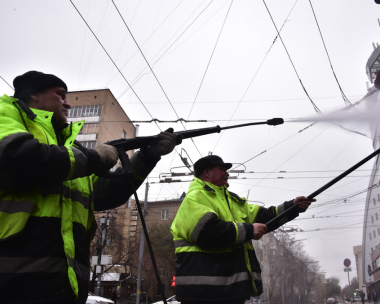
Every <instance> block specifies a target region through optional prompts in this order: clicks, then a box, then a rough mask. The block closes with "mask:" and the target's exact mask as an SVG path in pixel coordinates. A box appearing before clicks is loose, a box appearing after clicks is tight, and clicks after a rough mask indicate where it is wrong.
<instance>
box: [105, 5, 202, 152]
mask: <svg viewBox="0 0 380 304" xmlns="http://www.w3.org/2000/svg"><path fill="white" fill-rule="evenodd" d="M111 1H112V3H113V5H114V7H115V9H116V10H117V12H118V14H119V16H120V18H121V19H122V20H123V23H124V25H125V26H126V28H127V30H128V32H129V34H130V35H131V37H132V39H133V41H134V42H135V44H136V46H137V48H138V49H139V51H140V53H141V55H142V56H143V58H144V60H145V62H146V64H147V65H148V67H149V69H150V71H151V72H152V75H153V76H154V78H155V79H156V81H157V83H158V85H159V86H160V88H161V90H162V92H163V93H164V95H165V97H166V100H167V101H168V102H169V104H170V106H171V107H172V109H173V111H174V113H175V114H176V116H177V118H178V119H179V118H180V117H179V115H178V113H177V111H176V109H175V108H174V106H173V104H172V102H171V101H170V99H169V96H168V95H167V94H166V91H165V90H164V88H163V87H162V85H161V82H160V81H159V80H158V78H157V76H156V73H155V72H154V71H153V69H152V67H151V66H150V64H149V61H148V60H147V59H146V57H145V55H144V53H143V51H142V50H141V48H140V46H139V44H138V42H137V41H136V39H135V37H134V36H133V34H132V32H131V30H130V29H129V26H128V24H127V23H126V22H125V20H124V18H123V16H122V15H121V13H120V11H119V9H118V7H117V6H116V4H115V2H114V0H111ZM181 124H182V126H183V128H184V129H185V130H186V127H185V125H184V124H183V122H181ZM191 141H192V142H193V144H194V146H195V148H196V149H197V151H198V153H199V154H200V156H201V157H202V154H201V152H200V151H199V149H198V147H197V145H196V144H195V142H194V140H193V139H192V138H191Z"/></svg>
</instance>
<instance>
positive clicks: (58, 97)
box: [29, 87, 71, 126]
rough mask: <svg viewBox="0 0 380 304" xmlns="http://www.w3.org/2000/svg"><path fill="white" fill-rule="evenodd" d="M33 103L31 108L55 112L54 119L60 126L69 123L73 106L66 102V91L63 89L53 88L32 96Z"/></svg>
mask: <svg viewBox="0 0 380 304" xmlns="http://www.w3.org/2000/svg"><path fill="white" fill-rule="evenodd" d="M31 97H32V99H33V101H32V102H31V103H30V104H29V106H30V107H31V108H35V109H38V110H44V111H49V112H54V115H53V117H54V118H55V120H56V121H57V124H58V126H62V125H63V124H65V123H66V122H67V117H68V114H69V112H68V110H69V109H71V105H70V104H69V103H68V102H67V100H66V90H65V89H64V88H62V87H51V88H49V89H46V90H45V91H43V92H41V93H37V94H35V95H32V96H31Z"/></svg>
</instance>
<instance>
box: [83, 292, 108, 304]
mask: <svg viewBox="0 0 380 304" xmlns="http://www.w3.org/2000/svg"><path fill="white" fill-rule="evenodd" d="M105 303H113V304H114V303H115V302H114V301H112V300H110V299H106V298H103V297H99V296H96V295H94V294H93V293H91V292H89V293H88V297H87V300H86V304H105Z"/></svg>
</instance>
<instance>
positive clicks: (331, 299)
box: [326, 298, 335, 304]
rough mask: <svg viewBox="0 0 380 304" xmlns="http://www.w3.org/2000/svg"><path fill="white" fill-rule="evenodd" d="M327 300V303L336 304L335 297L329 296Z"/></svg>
mask: <svg viewBox="0 0 380 304" xmlns="http://www.w3.org/2000/svg"><path fill="white" fill-rule="evenodd" d="M326 302H327V304H334V303H335V299H334V298H328V299H327V301H326Z"/></svg>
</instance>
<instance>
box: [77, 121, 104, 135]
mask: <svg viewBox="0 0 380 304" xmlns="http://www.w3.org/2000/svg"><path fill="white" fill-rule="evenodd" d="M98 132H99V124H97V123H85V124H84V125H83V128H82V129H81V130H80V132H79V134H98Z"/></svg>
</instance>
